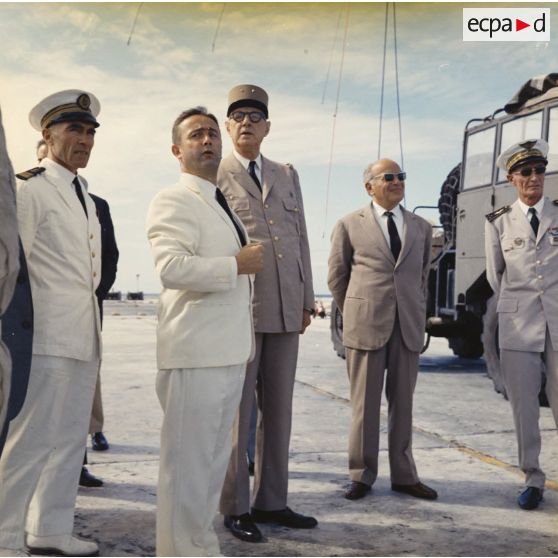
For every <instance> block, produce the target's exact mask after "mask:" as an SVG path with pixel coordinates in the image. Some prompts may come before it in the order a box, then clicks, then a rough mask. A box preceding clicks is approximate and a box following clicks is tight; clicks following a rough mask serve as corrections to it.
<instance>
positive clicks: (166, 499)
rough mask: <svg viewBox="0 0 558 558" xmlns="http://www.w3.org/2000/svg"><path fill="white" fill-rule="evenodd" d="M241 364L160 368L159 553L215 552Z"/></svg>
mask: <svg viewBox="0 0 558 558" xmlns="http://www.w3.org/2000/svg"><path fill="white" fill-rule="evenodd" d="M244 370H245V366H244V364H237V365H233V366H220V367H211V368H176V369H172V370H160V371H159V373H158V375H157V395H158V397H159V401H160V403H161V407H162V408H163V412H164V418H163V426H162V428H161V460H160V465H159V483H158V488H157V543H156V546H157V548H156V550H157V556H218V555H220V552H219V541H218V539H217V535H216V534H215V531H214V530H213V520H214V519H215V514H216V513H217V506H218V504H219V495H220V494H221V488H222V487H223V480H224V478H225V472H226V470H227V463H228V461H229V456H230V454H231V431H232V425H233V421H234V417H235V415H236V413H237V411H238V404H239V402H240V396H241V393H242V384H243V381H244Z"/></svg>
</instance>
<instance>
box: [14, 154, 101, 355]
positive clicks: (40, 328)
mask: <svg viewBox="0 0 558 558" xmlns="http://www.w3.org/2000/svg"><path fill="white" fill-rule="evenodd" d="M41 166H42V167H45V169H46V170H45V171H44V172H42V173H41V174H39V175H37V176H34V177H32V178H29V179H28V180H26V181H22V182H20V183H19V184H18V190H17V217H18V224H19V234H20V237H21V243H22V245H23V250H24V252H25V256H26V258H27V265H28V267H29V279H30V283H31V293H32V296H33V304H34V328H35V329H34V338H33V354H41V355H50V356H59V357H66V358H74V359H77V360H85V361H89V360H93V359H96V358H99V356H100V351H101V322H100V316H99V308H98V305H97V298H96V296H95V290H96V288H97V286H98V285H99V281H100V279H101V226H100V225H99V220H98V219H97V213H96V210H95V204H94V203H93V200H92V199H91V198H90V197H89V196H88V195H86V192H85V191H84V199H85V203H86V206H87V215H88V216H87V217H86V215H85V212H84V211H83V208H82V206H81V204H80V201H79V199H78V197H77V196H76V193H75V190H74V188H73V185H72V179H73V177H74V175H73V174H72V173H71V172H70V171H68V170H67V169H65V168H64V167H62V166H61V165H58V164H57V163H55V162H54V161H51V160H50V159H48V158H46V159H43V160H42V161H41ZM82 190H83V188H82Z"/></svg>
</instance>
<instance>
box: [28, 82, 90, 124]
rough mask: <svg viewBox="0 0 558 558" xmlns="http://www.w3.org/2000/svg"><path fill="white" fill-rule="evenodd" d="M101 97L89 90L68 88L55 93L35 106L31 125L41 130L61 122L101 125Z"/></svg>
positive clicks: (30, 116)
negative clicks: (98, 116)
mask: <svg viewBox="0 0 558 558" xmlns="http://www.w3.org/2000/svg"><path fill="white" fill-rule="evenodd" d="M100 111H101V103H99V99H97V97H95V95H93V93H89V92H87V91H83V90H80V89H66V90H65V91H59V92H58V93H53V94H52V95H49V96H48V97H46V98H45V99H43V100H42V101H41V102H40V103H38V104H37V105H36V106H34V107H33V108H32V109H31V112H30V113H29V122H31V126H33V128H35V130H38V131H39V132H40V131H42V130H44V129H45V128H48V127H49V126H52V125H53V124H59V123H61V122H73V121H78V122H87V123H89V124H93V125H94V126H95V127H97V126H99V123H98V122H97V119H96V117H97V115H98V114H99V112H100Z"/></svg>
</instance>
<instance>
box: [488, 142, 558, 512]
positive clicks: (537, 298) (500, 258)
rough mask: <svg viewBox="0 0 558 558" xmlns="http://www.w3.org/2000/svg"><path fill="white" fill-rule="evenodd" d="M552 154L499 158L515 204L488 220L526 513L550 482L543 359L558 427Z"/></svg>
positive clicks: (515, 150)
mask: <svg viewBox="0 0 558 558" xmlns="http://www.w3.org/2000/svg"><path fill="white" fill-rule="evenodd" d="M547 153H548V144H547V143H546V142H545V141H544V140H541V139H537V140H528V141H524V142H521V143H519V144H516V145H513V146H511V147H510V148H509V149H507V150H506V151H504V153H502V154H501V155H500V157H499V158H498V166H499V167H500V168H501V169H502V170H503V171H504V172H505V173H506V174H507V179H508V181H509V182H510V183H511V184H513V185H514V186H515V188H516V189H517V200H516V201H515V202H514V203H513V204H511V205H506V206H504V207H502V208H500V209H498V210H496V211H495V212H493V213H491V214H489V215H487V216H486V218H487V220H486V223H485V244H486V275H487V278H488V281H489V283H490V286H491V287H492V289H493V291H494V296H495V297H496V300H497V307H496V312H497V313H498V332H499V333H498V336H499V345H500V360H501V362H502V371H503V374H504V381H505V384H506V392H507V394H508V396H509V400H510V403H511V407H512V412H513V418H514V423H515V431H516V436H517V445H518V450H519V466H520V467H521V470H522V471H523V472H524V473H525V484H526V488H525V489H524V490H523V492H522V493H521V494H520V495H519V497H518V499H517V503H518V504H519V507H520V508H522V509H525V510H532V509H535V508H537V507H538V506H539V503H540V502H541V500H542V498H543V490H544V483H545V474H544V473H543V471H542V469H541V467H540V465H539V453H540V450H541V434H540V431H539V391H540V389H541V378H542V361H544V362H545V364H546V394H547V396H548V400H549V402H550V406H551V407H552V412H553V414H554V420H555V422H556V425H557V427H558V200H554V201H552V200H550V199H548V198H545V197H544V196H543V191H544V177H545V172H546V165H547V159H546V155H547Z"/></svg>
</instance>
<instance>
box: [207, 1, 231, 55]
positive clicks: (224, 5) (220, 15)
mask: <svg viewBox="0 0 558 558" xmlns="http://www.w3.org/2000/svg"><path fill="white" fill-rule="evenodd" d="M226 7H227V3H226V2H223V8H222V9H221V13H220V14H219V18H218V19H217V27H216V28H215V35H214V36H213V42H212V43H211V52H215V43H216V42H217V35H218V34H219V30H220V29H221V20H222V19H223V14H224V13H225V8H226Z"/></svg>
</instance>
